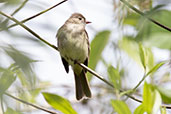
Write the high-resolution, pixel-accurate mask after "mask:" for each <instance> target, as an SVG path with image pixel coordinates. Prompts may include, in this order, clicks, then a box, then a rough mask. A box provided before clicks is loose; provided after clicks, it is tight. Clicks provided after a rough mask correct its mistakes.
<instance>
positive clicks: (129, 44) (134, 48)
mask: <svg viewBox="0 0 171 114" xmlns="http://www.w3.org/2000/svg"><path fill="white" fill-rule="evenodd" d="M132 39H133V38H132V37H131V38H130V37H124V38H122V40H120V41H119V47H120V48H121V49H122V50H123V51H125V52H126V53H127V54H128V56H129V57H131V58H132V59H134V60H135V61H136V62H137V63H138V64H139V65H141V60H140V57H139V49H138V43H137V42H136V41H134V40H132Z"/></svg>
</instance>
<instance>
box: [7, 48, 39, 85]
mask: <svg viewBox="0 0 171 114" xmlns="http://www.w3.org/2000/svg"><path fill="white" fill-rule="evenodd" d="M4 51H5V52H6V53H7V55H8V56H9V57H11V59H12V60H13V61H14V63H15V65H16V66H18V67H19V68H20V70H21V71H22V75H20V78H19V79H25V82H26V81H27V84H28V86H29V87H34V86H35V83H36V81H37V80H36V79H37V78H36V74H35V73H34V72H33V62H36V61H35V60H32V59H31V58H30V57H29V56H28V54H27V53H24V52H22V51H20V50H17V49H16V48H14V47H13V46H11V45H9V47H5V48H4ZM21 76H24V77H23V78H21ZM21 82H24V81H23V80H21Z"/></svg>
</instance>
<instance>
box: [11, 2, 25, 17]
mask: <svg viewBox="0 0 171 114" xmlns="http://www.w3.org/2000/svg"><path fill="white" fill-rule="evenodd" d="M27 2H28V0H25V1H24V2H23V3H22V4H21V5H20V6H19V7H18V8H17V9H16V10H15V11H14V12H13V13H12V14H11V16H13V15H15V14H16V13H17V12H18V11H20V10H21V9H22V8H23V7H24V6H25V5H26V3H27Z"/></svg>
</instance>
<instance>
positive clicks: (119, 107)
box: [110, 100, 131, 114]
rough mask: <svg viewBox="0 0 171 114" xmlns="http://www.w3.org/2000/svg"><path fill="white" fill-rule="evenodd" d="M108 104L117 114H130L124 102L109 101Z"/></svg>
mask: <svg viewBox="0 0 171 114" xmlns="http://www.w3.org/2000/svg"><path fill="white" fill-rule="evenodd" d="M110 103H111V105H112V107H113V109H114V110H115V111H116V112H117V113H118V114H131V111H130V109H129V107H128V106H127V104H126V103H125V102H123V101H121V100H111V101H110Z"/></svg>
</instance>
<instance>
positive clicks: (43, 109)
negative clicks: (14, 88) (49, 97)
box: [5, 93, 58, 114]
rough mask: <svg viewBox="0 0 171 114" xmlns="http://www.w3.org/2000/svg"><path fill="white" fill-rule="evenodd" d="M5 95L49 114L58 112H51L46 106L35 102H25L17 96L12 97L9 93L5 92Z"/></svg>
mask: <svg viewBox="0 0 171 114" xmlns="http://www.w3.org/2000/svg"><path fill="white" fill-rule="evenodd" d="M5 95H7V96H8V97H11V98H13V99H15V100H17V101H20V102H22V103H24V104H26V105H29V106H32V107H34V108H37V109H39V110H42V111H45V112H48V113H50V114H58V113H56V112H53V111H51V110H48V109H46V108H43V107H40V106H37V105H35V104H32V103H29V102H27V101H24V100H22V99H19V98H17V97H14V96H12V95H10V94H8V93H5Z"/></svg>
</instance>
